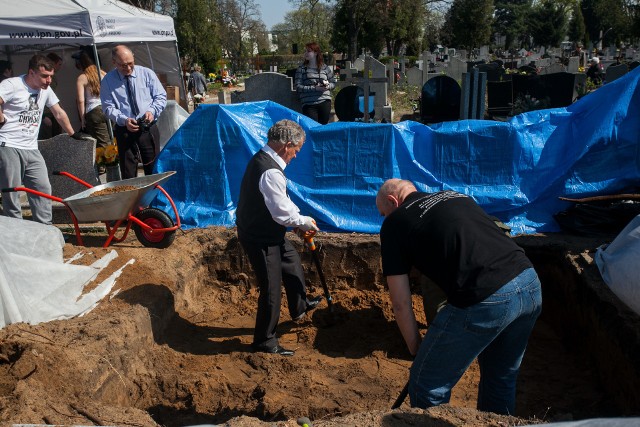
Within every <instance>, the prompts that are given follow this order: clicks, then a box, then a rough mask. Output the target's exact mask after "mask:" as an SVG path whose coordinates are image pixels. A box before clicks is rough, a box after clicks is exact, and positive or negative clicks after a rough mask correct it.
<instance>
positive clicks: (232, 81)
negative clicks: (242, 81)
mask: <svg viewBox="0 0 640 427" xmlns="http://www.w3.org/2000/svg"><path fill="white" fill-rule="evenodd" d="M237 84H238V79H237V78H236V76H234V75H231V76H230V75H228V74H227V75H224V76H223V77H222V86H226V87H231V86H236V85H237Z"/></svg>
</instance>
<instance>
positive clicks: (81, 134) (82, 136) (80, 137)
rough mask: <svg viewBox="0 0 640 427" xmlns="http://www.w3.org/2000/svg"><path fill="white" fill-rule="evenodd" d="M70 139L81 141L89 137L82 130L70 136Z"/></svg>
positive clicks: (89, 136)
mask: <svg viewBox="0 0 640 427" xmlns="http://www.w3.org/2000/svg"><path fill="white" fill-rule="evenodd" d="M71 138H73V139H77V140H78V141H81V140H83V139H85V138H91V135H89V134H86V133H84V132H83V131H82V130H79V131H77V132H75V133H74V134H73V135H71Z"/></svg>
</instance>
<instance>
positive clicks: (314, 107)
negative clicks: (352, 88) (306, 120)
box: [302, 99, 331, 125]
mask: <svg viewBox="0 0 640 427" xmlns="http://www.w3.org/2000/svg"><path fill="white" fill-rule="evenodd" d="M302 114H304V115H305V116H307V117H310V118H312V119H313V120H315V121H316V122H318V123H320V124H321V125H326V124H327V123H329V118H330V117H331V100H329V99H327V100H326V101H322V102H321V103H319V104H308V105H303V106H302Z"/></svg>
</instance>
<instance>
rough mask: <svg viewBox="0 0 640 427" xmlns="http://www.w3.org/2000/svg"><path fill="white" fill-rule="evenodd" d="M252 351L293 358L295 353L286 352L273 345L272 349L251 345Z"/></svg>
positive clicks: (282, 348) (277, 345)
mask: <svg viewBox="0 0 640 427" xmlns="http://www.w3.org/2000/svg"><path fill="white" fill-rule="evenodd" d="M251 347H253V351H254V352H256V353H271V354H279V355H280V356H293V355H294V354H295V351H293V350H287V349H286V348H284V347H281V346H280V345H279V344H276V345H274V346H273V347H269V346H266V345H252V346H251Z"/></svg>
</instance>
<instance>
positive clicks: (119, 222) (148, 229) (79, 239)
mask: <svg viewBox="0 0 640 427" xmlns="http://www.w3.org/2000/svg"><path fill="white" fill-rule="evenodd" d="M53 175H62V176H66V177H67V178H70V179H72V180H74V181H75V182H77V183H79V184H82V185H84V186H85V187H87V188H93V185H91V184H89V183H88V182H86V181H84V180H82V179H80V178H78V177H77V176H75V175H73V174H70V173H69V172H58V171H56V172H53ZM154 188H157V189H158V190H160V192H162V194H164V196H165V197H166V198H167V200H168V201H169V203H170V204H171V208H172V209H173V213H174V215H175V217H176V223H175V225H174V226H173V227H166V228H154V227H150V226H149V225H148V224H145V223H144V222H142V221H141V220H139V219H138V218H136V217H135V214H137V213H138V212H140V211H142V209H140V210H139V211H138V212H136V213H135V214H134V213H130V214H129V215H128V217H127V218H126V220H125V219H119V220H116V221H115V224H112V225H110V224H109V222H113V221H103V222H104V225H105V227H106V228H107V233H108V234H109V237H108V238H107V241H106V242H105V243H104V245H102V247H103V248H106V247H108V246H109V245H110V244H111V242H112V241H113V242H116V243H120V242H122V241H124V239H126V238H127V235H128V234H129V230H130V229H131V226H132V225H133V224H134V223H135V224H137V225H138V226H139V227H141V229H142V230H143V231H144V232H145V233H148V234H150V235H153V234H154V233H168V232H172V231H176V230H177V229H178V228H180V215H178V209H177V208H176V205H175V203H174V202H173V199H172V198H171V196H169V194H168V193H167V192H166V191H165V189H164V188H162V187H161V186H160V185H159V184H156V185H155V186H154ZM16 191H24V192H27V193H30V194H34V195H36V196H40V197H44V198H47V199H50V200H53V201H54V202H59V203H62V205H64V207H65V208H66V209H67V211H68V212H69V215H71V219H72V220H73V227H74V229H75V233H76V241H77V242H78V245H79V246H84V242H83V241H82V236H81V234H80V226H79V223H78V218H77V217H76V214H75V213H74V212H73V209H71V208H70V207H69V205H67V203H66V202H65V201H64V199H62V198H60V197H56V196H52V195H50V194H46V193H42V192H40V191H37V190H34V189H31V188H26V187H14V188H3V189H2V192H16ZM124 221H126V224H127V225H126V228H125V230H124V233H123V234H122V236H120V237H116V232H117V231H118V228H119V227H120V225H122V223H123V222H124ZM112 227H113V228H112Z"/></svg>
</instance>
